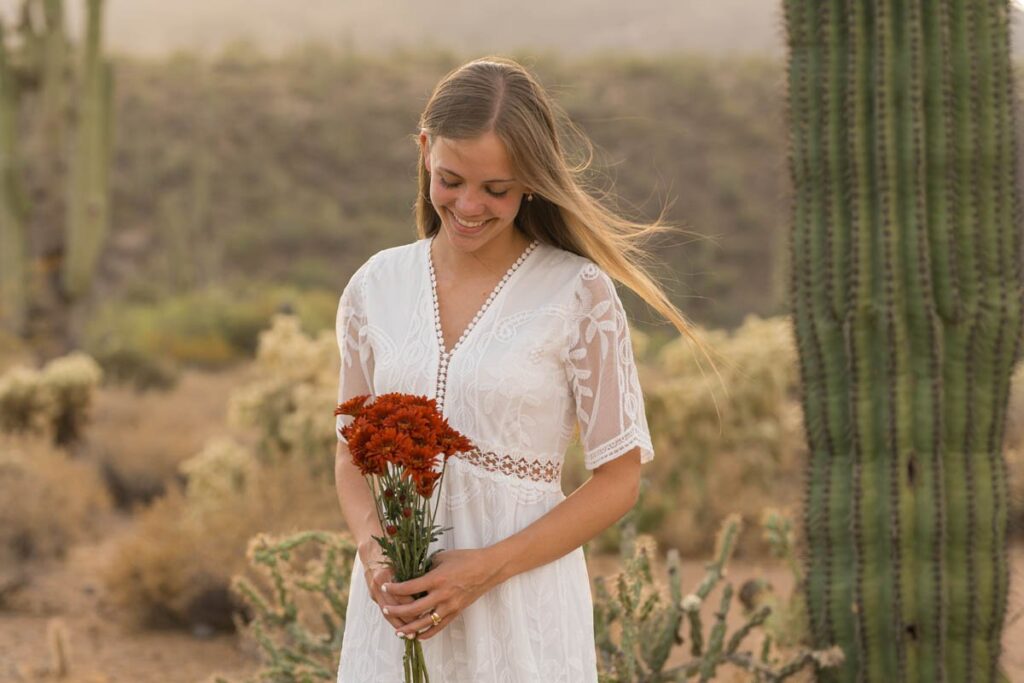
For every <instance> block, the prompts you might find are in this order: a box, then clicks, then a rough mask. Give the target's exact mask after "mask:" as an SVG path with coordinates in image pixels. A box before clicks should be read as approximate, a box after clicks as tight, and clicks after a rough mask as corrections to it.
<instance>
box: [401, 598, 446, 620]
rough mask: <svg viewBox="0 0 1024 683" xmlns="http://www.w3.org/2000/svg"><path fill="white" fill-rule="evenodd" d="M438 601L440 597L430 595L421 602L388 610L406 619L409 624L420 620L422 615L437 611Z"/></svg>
mask: <svg viewBox="0 0 1024 683" xmlns="http://www.w3.org/2000/svg"><path fill="white" fill-rule="evenodd" d="M437 600H438V597H437V596H436V595H433V594H431V593H428V594H427V595H424V596H423V597H422V598H420V599H419V600H414V601H413V602H410V603H407V604H402V605H395V606H394V607H391V606H389V607H388V609H389V611H390V613H391V614H394V615H397V616H398V617H399V618H402V619H405V620H406V621H407V622H408V621H412V620H413V619H417V618H419V616H420V615H421V614H426V613H427V612H430V610H432V609H437V606H438V602H437ZM438 613H440V610H438Z"/></svg>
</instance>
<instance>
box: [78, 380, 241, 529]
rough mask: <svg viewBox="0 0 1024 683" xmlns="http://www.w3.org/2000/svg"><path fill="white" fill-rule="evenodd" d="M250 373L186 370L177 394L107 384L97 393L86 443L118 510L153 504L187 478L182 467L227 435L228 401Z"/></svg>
mask: <svg viewBox="0 0 1024 683" xmlns="http://www.w3.org/2000/svg"><path fill="white" fill-rule="evenodd" d="M248 374H249V368H248V367H240V368H238V369H233V370H225V371H221V372H218V373H209V372H196V371H192V370H186V371H184V372H183V374H182V376H181V380H180V381H179V383H178V384H177V386H176V387H175V388H174V390H173V391H168V392H159V393H158V392H147V393H142V394H139V393H137V392H136V391H134V390H133V389H130V388H127V387H121V386H106V387H103V388H101V389H100V390H99V391H98V392H97V394H96V402H95V410H94V413H95V417H94V419H93V421H92V423H91V424H90V426H89V429H88V431H87V434H86V442H87V445H88V449H89V453H90V456H91V458H92V459H93V460H94V461H95V462H96V463H97V464H98V465H99V467H100V469H101V471H102V473H103V476H104V478H105V479H106V481H107V485H108V487H109V488H110V491H111V493H112V494H113V496H114V499H115V501H116V503H117V505H118V506H119V507H122V508H125V509H128V508H130V507H131V506H132V505H133V504H135V503H140V502H141V503H146V502H149V501H151V500H152V499H153V498H154V497H155V496H158V495H160V494H162V493H163V492H164V490H165V489H166V487H167V486H168V485H169V483H171V482H174V481H175V480H178V479H183V475H182V473H181V471H180V470H179V466H180V465H181V463H182V462H184V461H185V460H187V459H188V458H190V457H192V456H194V455H195V454H196V453H198V452H199V451H200V450H201V449H202V448H203V444H204V443H206V440H207V439H209V438H211V437H213V436H216V435H219V434H222V433H223V432H224V419H225V415H226V408H225V403H226V402H227V398H228V396H229V394H230V393H231V391H232V389H233V388H234V387H236V386H237V385H238V384H240V383H244V382H245V380H246V378H247V376H248Z"/></svg>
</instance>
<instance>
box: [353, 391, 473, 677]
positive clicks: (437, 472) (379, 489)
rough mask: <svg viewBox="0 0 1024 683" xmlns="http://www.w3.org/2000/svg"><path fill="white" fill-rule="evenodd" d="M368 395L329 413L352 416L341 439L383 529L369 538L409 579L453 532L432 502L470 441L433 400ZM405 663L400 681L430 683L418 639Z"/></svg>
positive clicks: (398, 574)
mask: <svg viewBox="0 0 1024 683" xmlns="http://www.w3.org/2000/svg"><path fill="white" fill-rule="evenodd" d="M369 398H370V397H369V396H366V395H360V396H355V397H353V398H351V399H349V400H348V401H346V402H344V403H339V404H338V406H337V408H336V409H335V411H334V414H335V415H336V416H337V415H348V416H351V417H353V418H354V419H353V421H352V422H351V423H350V424H348V425H347V426H345V427H342V428H341V430H340V434H341V436H342V437H344V439H345V441H346V442H347V444H348V448H349V452H350V453H351V454H352V462H353V463H354V464H355V466H356V467H357V468H358V469H359V471H360V472H361V473H362V474H363V476H364V477H366V479H367V483H368V484H369V486H370V490H371V491H372V493H373V500H374V505H375V507H376V510H377V519H378V520H379V521H380V526H381V529H383V531H384V535H383V536H374V537H373V538H374V540H376V541H377V543H378V544H380V547H381V550H382V551H383V553H384V557H385V558H387V563H388V565H390V566H391V568H392V570H393V572H394V575H395V578H396V580H397V581H407V580H409V579H414V578H417V577H419V576H422V575H423V574H425V573H427V571H429V570H430V565H431V559H432V558H433V555H431V556H429V557H428V556H427V550H428V548H429V546H430V543H431V542H433V541H435V540H437V539H438V538H439V537H440V534H441V533H443V532H444V531H446V530H447V529H450V528H451V527H447V529H441V528H439V527H437V526H436V525H435V524H434V517H435V515H436V513H437V504H436V503H435V505H434V509H433V510H431V509H430V505H429V502H430V497H431V495H432V494H433V492H434V488H435V486H437V487H440V485H441V481H442V479H443V477H444V467H445V465H446V464H447V462H448V458H449V457H451V456H452V455H454V454H456V453H460V452H463V451H467V450H470V449H471V448H473V444H472V443H471V442H470V441H469V440H468V439H467V438H466V437H464V436H463V435H462V434H460V433H459V432H457V431H455V430H454V429H452V428H451V427H450V426H449V425H448V422H447V421H446V420H445V419H444V417H443V416H442V415H441V414H440V412H439V411H438V409H437V403H436V402H435V401H434V399H430V398H426V397H424V396H415V395H412V394H400V393H391V394H382V395H381V396H378V397H377V398H376V400H374V401H373V402H372V403H368V401H369ZM439 466H440V467H439ZM438 500H440V499H438ZM422 595H423V594H419V595H415V596H414V597H421V596H422ZM403 662H404V665H405V680H406V683H429V681H430V677H429V676H428V675H427V670H426V664H425V662H424V659H423V649H422V645H421V643H420V641H419V640H415V639H414V640H410V641H407V642H406V644H405V657H404V659H403Z"/></svg>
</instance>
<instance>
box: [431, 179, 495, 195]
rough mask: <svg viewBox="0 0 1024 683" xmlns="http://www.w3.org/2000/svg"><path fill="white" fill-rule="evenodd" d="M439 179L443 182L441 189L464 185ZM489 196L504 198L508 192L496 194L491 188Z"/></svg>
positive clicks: (488, 191)
mask: <svg viewBox="0 0 1024 683" xmlns="http://www.w3.org/2000/svg"><path fill="white" fill-rule="evenodd" d="M438 179H439V180H440V181H441V187H445V188H452V187H458V186H459V185H461V184H462V183H449V182H448V181H447V180H445V179H444V178H438ZM487 194H489V195H491V196H492V197H504V196H505V195H507V194H508V190H504V191H502V192H495V191H494V190H492V189H491V188H487Z"/></svg>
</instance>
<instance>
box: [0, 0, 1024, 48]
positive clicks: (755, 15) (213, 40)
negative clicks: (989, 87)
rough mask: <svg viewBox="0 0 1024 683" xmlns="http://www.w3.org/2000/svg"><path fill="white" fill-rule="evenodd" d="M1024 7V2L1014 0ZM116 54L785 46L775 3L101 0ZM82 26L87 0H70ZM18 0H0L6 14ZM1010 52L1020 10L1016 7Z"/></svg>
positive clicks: (1018, 44)
mask: <svg viewBox="0 0 1024 683" xmlns="http://www.w3.org/2000/svg"><path fill="white" fill-rule="evenodd" d="M1013 1H1014V2H1015V3H1017V4H1018V5H1020V6H1024V0H1013ZM106 2H107V5H106V7H107V11H106V16H105V19H106V22H105V25H106V43H107V45H108V47H109V48H110V49H111V50H112V51H115V52H130V53H133V54H140V55H153V56H156V55H163V54H166V53H168V52H172V51H174V50H177V49H186V50H194V51H198V52H202V53H206V54H210V53H213V52H216V51H218V50H219V49H220V48H221V47H223V46H224V45H225V44H226V43H228V42H230V41H231V40H233V39H237V38H249V39H251V40H252V41H254V42H256V43H258V44H259V45H260V46H262V47H263V48H264V49H265V50H266V51H268V52H277V51H279V50H281V49H283V48H287V47H289V46H291V45H294V44H296V43H301V42H305V41H307V40H317V41H320V42H325V43H328V44H333V45H349V46H352V47H353V48H355V49H357V50H359V51H361V52H367V51H379V50H385V51H386V50H389V49H391V48H393V47H396V46H401V45H407V46H423V45H435V46H444V47H449V48H452V49H453V50H455V51H456V52H458V53H460V54H470V55H472V54H486V53H490V52H507V51H510V50H524V49H526V50H528V49H542V50H553V51H559V52H564V53H566V54H569V55H578V54H581V53H587V52H594V51H608V50H613V51H629V52H635V53H644V54H651V53H660V52H665V51H669V50H672V51H692V52H703V53H711V54H725V53H733V54H735V53H753V54H770V55H774V56H776V57H781V56H782V55H783V46H784V34H785V32H784V29H783V24H782V18H781V4H780V0H629V2H625V1H624V0H555V1H552V0H514V1H510V0H435V1H434V2H424V1H423V0H106ZM65 4H66V6H67V8H68V12H69V16H70V20H71V25H72V29H73V30H75V31H77V28H78V27H79V26H80V20H81V15H82V12H83V8H84V6H85V0H65ZM20 5H21V0H0V12H2V13H3V14H4V15H6V16H8V17H10V16H12V15H13V13H14V11H15V9H16V8H17V7H19V6H20ZM1015 15H1016V17H1015V33H1014V38H1015V40H1014V47H1015V49H1014V52H1015V53H1016V55H1017V56H1018V57H1019V58H1024V44H1022V40H1020V39H1017V37H1018V36H1021V35H1022V34H1021V29H1022V28H1024V15H1022V14H1021V13H1020V12H1017V13H1015Z"/></svg>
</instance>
